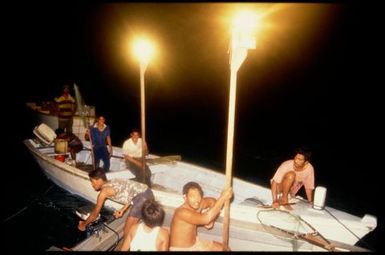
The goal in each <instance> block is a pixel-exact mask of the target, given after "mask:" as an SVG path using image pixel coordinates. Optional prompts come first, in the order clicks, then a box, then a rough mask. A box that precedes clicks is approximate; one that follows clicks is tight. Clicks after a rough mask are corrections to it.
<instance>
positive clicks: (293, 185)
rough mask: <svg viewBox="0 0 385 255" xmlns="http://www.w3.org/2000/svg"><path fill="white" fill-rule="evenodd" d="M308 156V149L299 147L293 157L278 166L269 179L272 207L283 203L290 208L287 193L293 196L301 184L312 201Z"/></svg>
mask: <svg viewBox="0 0 385 255" xmlns="http://www.w3.org/2000/svg"><path fill="white" fill-rule="evenodd" d="M310 156H311V152H310V151H308V150H307V149H304V148H299V149H297V150H296V151H295V156H294V159H291V160H287V161H285V162H283V163H282V164H281V165H280V166H279V167H278V169H277V171H276V172H275V174H274V176H273V178H272V179H271V194H272V197H273V203H272V207H273V208H278V207H279V206H280V205H283V206H284V207H285V208H286V209H288V210H292V209H293V208H292V207H291V206H290V205H289V203H288V202H289V198H288V195H289V193H290V196H291V197H295V195H296V194H297V192H298V190H299V189H300V188H301V187H302V186H305V191H306V197H307V200H309V202H313V190H314V168H313V166H312V165H311V164H310V162H309V160H310ZM279 196H280V197H279Z"/></svg>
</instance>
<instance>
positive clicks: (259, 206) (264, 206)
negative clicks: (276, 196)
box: [257, 203, 296, 208]
mask: <svg viewBox="0 0 385 255" xmlns="http://www.w3.org/2000/svg"><path fill="white" fill-rule="evenodd" d="M295 204H296V203H284V204H280V206H281V205H283V206H285V205H295ZM257 207H258V208H273V205H257Z"/></svg>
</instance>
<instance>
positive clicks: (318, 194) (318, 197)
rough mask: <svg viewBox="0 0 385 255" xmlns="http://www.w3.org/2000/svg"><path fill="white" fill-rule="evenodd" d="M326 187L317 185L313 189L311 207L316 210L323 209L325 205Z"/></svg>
mask: <svg viewBox="0 0 385 255" xmlns="http://www.w3.org/2000/svg"><path fill="white" fill-rule="evenodd" d="M326 191H327V190H326V188H325V187H322V186H318V187H316V188H315V191H314V200H313V208H314V209H317V210H323V209H324V207H325V199H326Z"/></svg>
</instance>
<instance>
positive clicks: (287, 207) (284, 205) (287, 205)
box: [282, 204, 293, 211]
mask: <svg viewBox="0 0 385 255" xmlns="http://www.w3.org/2000/svg"><path fill="white" fill-rule="evenodd" d="M282 206H283V208H285V209H286V210H288V211H292V210H293V207H291V206H290V204H282Z"/></svg>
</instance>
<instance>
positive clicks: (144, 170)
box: [122, 129, 151, 187]
mask: <svg viewBox="0 0 385 255" xmlns="http://www.w3.org/2000/svg"><path fill="white" fill-rule="evenodd" d="M122 149H123V157H124V159H125V160H126V164H127V167H128V169H129V170H130V171H131V172H132V173H133V174H134V175H135V177H136V178H135V180H136V181H138V182H142V183H145V184H147V185H148V186H149V187H151V170H150V168H149V167H148V165H147V164H146V162H143V158H142V156H143V154H144V156H145V155H147V154H148V147H147V144H146V143H143V140H142V138H140V134H139V131H138V130H136V129H133V130H132V131H131V133H130V138H129V139H127V140H126V141H124V143H123V146H122ZM142 150H143V152H142ZM143 164H144V166H143Z"/></svg>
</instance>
